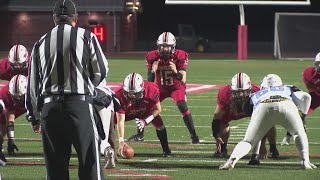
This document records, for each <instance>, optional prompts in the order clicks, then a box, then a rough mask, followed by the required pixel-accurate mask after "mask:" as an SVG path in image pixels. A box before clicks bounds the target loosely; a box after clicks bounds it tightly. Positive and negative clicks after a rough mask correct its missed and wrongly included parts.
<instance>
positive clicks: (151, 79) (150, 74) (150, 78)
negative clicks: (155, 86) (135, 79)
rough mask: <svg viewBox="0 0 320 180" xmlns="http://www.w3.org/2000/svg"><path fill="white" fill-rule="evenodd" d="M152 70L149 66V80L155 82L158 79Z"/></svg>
mask: <svg viewBox="0 0 320 180" xmlns="http://www.w3.org/2000/svg"><path fill="white" fill-rule="evenodd" d="M151 71H152V70H151V69H150V68H148V81H149V82H154V80H155V79H156V76H155V73H152V72H151Z"/></svg>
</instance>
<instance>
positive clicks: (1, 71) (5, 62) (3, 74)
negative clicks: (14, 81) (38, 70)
mask: <svg viewBox="0 0 320 180" xmlns="http://www.w3.org/2000/svg"><path fill="white" fill-rule="evenodd" d="M17 74H22V75H24V76H28V68H24V69H23V70H21V71H14V70H13V69H12V68H11V66H10V62H9V59H8V58H4V59H2V60H0V79H2V80H7V81H10V79H11V78H12V77H13V76H15V75H17Z"/></svg>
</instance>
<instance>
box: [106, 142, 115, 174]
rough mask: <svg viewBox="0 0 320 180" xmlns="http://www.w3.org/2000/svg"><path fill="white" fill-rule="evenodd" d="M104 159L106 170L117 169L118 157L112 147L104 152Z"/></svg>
mask: <svg viewBox="0 0 320 180" xmlns="http://www.w3.org/2000/svg"><path fill="white" fill-rule="evenodd" d="M104 159H105V162H106V164H105V166H104V169H112V168H114V167H116V162H115V161H116V156H115V153H114V150H113V149H112V147H107V148H106V149H105V150H104Z"/></svg>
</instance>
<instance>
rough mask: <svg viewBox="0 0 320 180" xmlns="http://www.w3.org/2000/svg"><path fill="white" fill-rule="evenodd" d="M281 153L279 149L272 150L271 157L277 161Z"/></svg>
mask: <svg viewBox="0 0 320 180" xmlns="http://www.w3.org/2000/svg"><path fill="white" fill-rule="evenodd" d="M279 155H280V154H279V151H278V149H274V150H272V151H271V150H270V157H271V158H273V159H277V158H279Z"/></svg>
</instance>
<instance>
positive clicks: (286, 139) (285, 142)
mask: <svg viewBox="0 0 320 180" xmlns="http://www.w3.org/2000/svg"><path fill="white" fill-rule="evenodd" d="M290 139H291V136H286V137H284V138H283V140H282V142H281V146H288V145H290Z"/></svg>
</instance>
